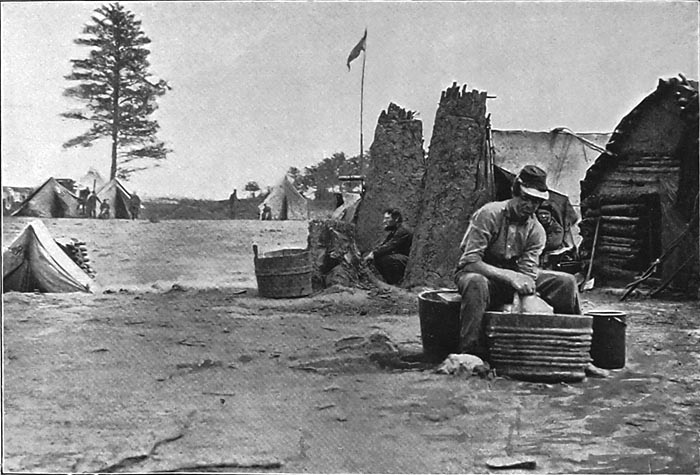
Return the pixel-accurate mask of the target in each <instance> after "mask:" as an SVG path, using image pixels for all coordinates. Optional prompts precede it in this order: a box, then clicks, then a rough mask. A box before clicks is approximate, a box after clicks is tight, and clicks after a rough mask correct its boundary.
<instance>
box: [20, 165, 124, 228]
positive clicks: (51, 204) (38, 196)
mask: <svg viewBox="0 0 700 475" xmlns="http://www.w3.org/2000/svg"><path fill="white" fill-rule="evenodd" d="M89 173H90V172H88V174H89ZM98 177H99V175H98ZM79 183H81V184H83V183H82V182H79ZM95 183H97V179H95V180H94V181H93V184H95ZM86 186H87V185H86ZM88 187H89V188H91V186H88ZM96 194H97V201H98V205H97V206H98V210H99V205H100V203H102V202H103V201H104V200H109V205H110V213H109V214H110V216H109V217H110V218H121V219H129V218H131V212H130V211H129V200H131V194H130V193H129V192H128V191H127V190H126V188H124V185H122V184H121V182H120V181H119V180H117V179H116V178H115V179H114V180H111V181H109V182H107V183H106V184H105V185H103V186H102V187H101V188H99V189H98V191H97V193H96ZM78 205H79V199H78V197H77V196H75V194H73V192H72V191H70V190H68V188H66V187H65V186H63V185H61V184H60V183H59V182H58V181H57V180H56V179H55V178H53V177H52V178H49V179H48V180H46V181H45V182H44V184H43V185H41V186H40V187H39V188H37V189H36V190H35V191H34V192H33V193H32V194H30V195H29V196H28V197H27V199H26V200H25V201H24V203H22V205H21V206H20V207H19V208H18V209H17V210H16V211H15V212H14V213H12V216H32V217H36V218H79V217H83V215H82V214H80V211H79V210H78Z"/></svg>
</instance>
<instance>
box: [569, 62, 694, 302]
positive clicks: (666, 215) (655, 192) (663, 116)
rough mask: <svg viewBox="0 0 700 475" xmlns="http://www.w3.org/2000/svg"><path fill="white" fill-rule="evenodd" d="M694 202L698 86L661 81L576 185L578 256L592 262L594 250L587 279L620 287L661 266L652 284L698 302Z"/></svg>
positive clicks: (678, 79)
mask: <svg viewBox="0 0 700 475" xmlns="http://www.w3.org/2000/svg"><path fill="white" fill-rule="evenodd" d="M697 196H698V83H697V81H692V80H687V79H686V78H685V77H683V76H682V75H679V77H674V78H670V79H667V80H665V79H660V80H659V83H658V86H657V88H656V90H655V91H654V92H652V93H651V94H649V95H648V96H647V97H646V98H645V99H644V100H643V101H642V102H641V103H639V105H637V106H636V107H635V108H634V109H633V110H632V111H631V112H630V113H629V114H628V115H627V116H625V117H624V118H623V119H622V120H621V121H620V123H619V125H618V126H617V127H616V129H615V131H614V133H613V134H612V136H611V138H610V140H609V142H608V144H607V145H606V151H605V152H604V153H602V154H601V155H600V156H599V157H598V158H597V159H596V161H595V163H594V164H593V165H592V166H591V167H590V168H589V169H588V171H587V172H586V176H585V178H584V180H583V181H582V182H581V212H582V216H583V220H582V222H581V223H580V229H581V235H582V237H583V239H582V242H581V249H580V250H581V255H582V257H584V258H589V257H590V256H591V254H592V253H593V248H594V244H595V252H594V253H593V257H594V259H593V265H592V275H593V276H595V277H596V278H597V279H600V281H602V282H603V283H605V284H608V285H618V284H622V285H624V284H627V283H630V282H631V281H633V280H634V279H635V278H636V277H637V276H638V275H639V274H641V273H643V272H645V271H647V270H649V269H651V268H652V265H653V264H654V262H655V261H656V259H657V258H661V259H659V260H660V262H659V263H657V265H656V267H655V269H656V270H655V271H654V273H653V274H652V275H651V280H650V281H649V283H651V284H652V285H655V286H657V288H658V289H660V288H662V287H664V286H666V285H669V284H670V285H672V286H674V287H676V288H679V289H682V290H686V291H687V292H688V293H691V294H695V295H697V291H698V268H699V267H700V265H699V262H698V231H697V226H696V225H697V217H698V209H697V200H698V197H697ZM596 228H597V229H598V232H597V238H596ZM674 247H675V250H672V248H674Z"/></svg>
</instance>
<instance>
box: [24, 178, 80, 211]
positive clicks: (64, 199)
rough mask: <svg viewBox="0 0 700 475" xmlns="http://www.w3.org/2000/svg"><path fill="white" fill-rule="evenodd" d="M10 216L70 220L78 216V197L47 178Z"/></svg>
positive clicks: (54, 180)
mask: <svg viewBox="0 0 700 475" xmlns="http://www.w3.org/2000/svg"><path fill="white" fill-rule="evenodd" d="M12 216H34V217H37V218H71V217H76V216H78V197H77V196H75V195H74V194H73V193H71V192H70V191H68V189H66V187H64V186H63V185H61V184H60V183H58V182H57V181H56V179H55V178H53V177H52V178H49V179H48V180H46V181H45V182H44V184H43V185H41V186H40V187H39V188H37V189H36V190H35V191H34V192H33V193H32V194H31V195H29V196H28V197H27V199H26V200H24V203H22V205H21V206H20V207H19V208H18V209H17V211H15V212H14V213H12Z"/></svg>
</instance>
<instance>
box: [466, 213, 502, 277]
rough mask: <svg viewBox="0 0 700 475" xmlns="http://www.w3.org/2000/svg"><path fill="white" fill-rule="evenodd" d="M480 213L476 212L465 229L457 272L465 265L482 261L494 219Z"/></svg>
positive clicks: (491, 233) (489, 239)
mask: <svg viewBox="0 0 700 475" xmlns="http://www.w3.org/2000/svg"><path fill="white" fill-rule="evenodd" d="M482 211H483V210H478V211H477V212H476V213H474V215H473V216H472V219H471V222H470V223H469V226H468V227H467V232H466V233H464V237H463V238H462V243H461V244H460V246H459V247H460V248H461V249H462V256H461V257H460V258H459V261H458V262H457V270H460V269H462V268H463V267H464V266H466V265H467V264H472V263H474V262H479V261H481V260H483V258H484V254H485V253H486V250H487V249H488V246H489V242H490V241H491V236H492V235H493V232H494V224H495V219H494V216H491V215H489V214H488V213H483V212H482Z"/></svg>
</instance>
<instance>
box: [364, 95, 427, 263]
mask: <svg viewBox="0 0 700 475" xmlns="http://www.w3.org/2000/svg"><path fill="white" fill-rule="evenodd" d="M370 156H371V157H372V160H371V162H370V167H369V170H368V172H367V178H366V180H365V194H364V196H363V198H362V201H361V202H360V204H359V207H358V210H357V245H358V247H359V248H360V250H361V251H363V252H367V251H369V250H370V249H371V248H373V247H374V245H375V244H377V240H378V238H381V236H382V217H383V215H384V210H385V209H387V208H398V209H399V210H400V211H401V213H402V215H403V219H404V224H405V225H406V226H407V227H408V228H410V229H413V228H415V226H416V222H417V219H418V212H419V207H420V202H421V196H422V193H423V188H422V180H423V175H424V174H425V152H424V150H423V124H422V122H421V121H420V120H418V119H417V118H416V117H415V113H414V112H413V111H407V110H405V109H403V108H401V107H399V106H398V105H396V104H394V103H391V104H389V107H388V108H387V110H386V111H382V113H381V115H380V116H379V120H378V121H377V127H376V129H375V132H374V141H373V142H372V146H371V148H370Z"/></svg>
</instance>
